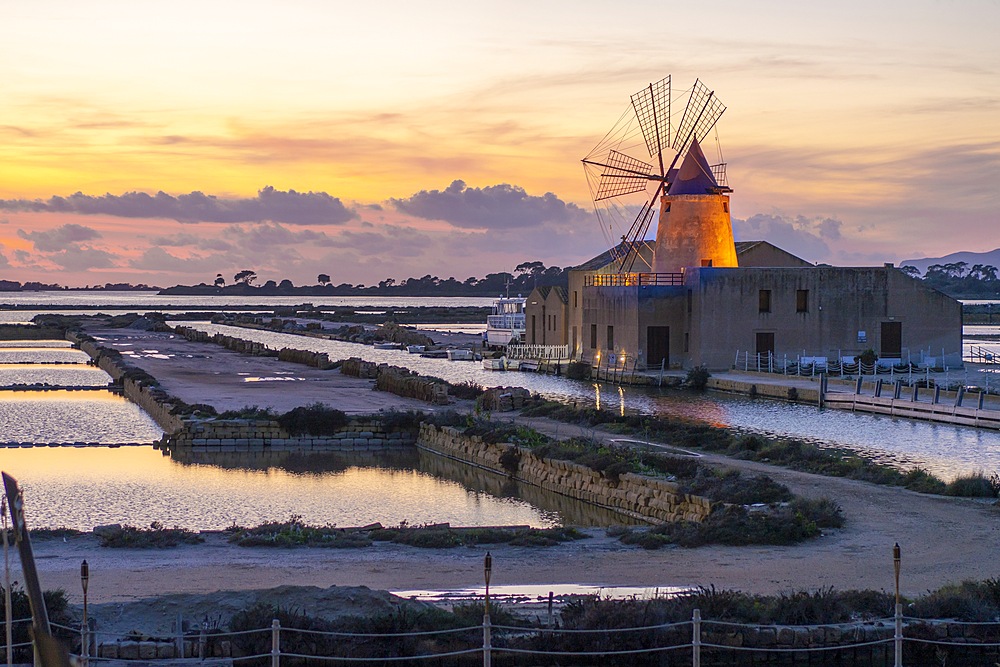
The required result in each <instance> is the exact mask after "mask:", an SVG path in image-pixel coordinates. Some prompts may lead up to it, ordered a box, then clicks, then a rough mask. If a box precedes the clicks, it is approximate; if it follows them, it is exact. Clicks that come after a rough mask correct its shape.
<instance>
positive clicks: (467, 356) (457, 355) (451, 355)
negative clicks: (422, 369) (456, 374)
mask: <svg viewBox="0 0 1000 667" xmlns="http://www.w3.org/2000/svg"><path fill="white" fill-rule="evenodd" d="M474 360H475V356H474V355H473V354H472V350H463V349H461V348H456V349H454V350H448V361H474Z"/></svg>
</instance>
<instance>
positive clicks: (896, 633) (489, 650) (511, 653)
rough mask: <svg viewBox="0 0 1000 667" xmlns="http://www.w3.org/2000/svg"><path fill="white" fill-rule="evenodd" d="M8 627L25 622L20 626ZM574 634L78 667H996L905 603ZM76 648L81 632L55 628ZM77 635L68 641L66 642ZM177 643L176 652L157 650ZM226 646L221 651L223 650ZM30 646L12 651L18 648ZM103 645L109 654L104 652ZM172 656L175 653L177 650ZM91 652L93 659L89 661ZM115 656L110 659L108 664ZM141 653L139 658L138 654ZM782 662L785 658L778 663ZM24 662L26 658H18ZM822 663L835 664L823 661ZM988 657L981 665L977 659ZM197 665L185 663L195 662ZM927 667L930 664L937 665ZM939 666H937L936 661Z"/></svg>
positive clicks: (308, 644) (402, 635)
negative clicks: (215, 665) (795, 619)
mask: <svg viewBox="0 0 1000 667" xmlns="http://www.w3.org/2000/svg"><path fill="white" fill-rule="evenodd" d="M14 623H15V624H24V623H30V619H21V620H18V621H15V622H14ZM608 624H609V627H607V628H599V629H572V628H560V627H554V623H553V622H552V617H551V615H550V617H549V622H548V623H547V624H546V625H545V626H544V627H537V625H536V626H535V627H524V626H505V625H492V624H491V622H490V617H489V616H488V615H487V616H484V618H483V623H482V625H481V626H469V627H461V628H451V629H444V630H432V631H422V632H420V631H418V632H385V633H356V632H355V633H351V632H326V631H317V630H307V629H301V628H290V627H282V626H281V624H280V623H279V621H278V620H277V619H275V620H273V621H272V622H271V626H270V627H265V628H259V629H254V630H246V631H242V632H221V631H217V630H211V629H205V628H203V629H200V630H199V631H197V632H195V633H187V634H181V635H178V636H177V637H176V638H175V639H174V640H173V641H171V640H169V639H167V640H163V639H161V640H159V642H160V643H159V644H157V642H155V641H152V640H146V641H132V642H129V641H125V642H122V641H121V640H119V639H117V638H109V639H108V640H106V641H103V642H102V641H101V640H100V637H101V636H105V633H100V632H93V631H92V632H90V633H89V641H88V642H86V644H88V645H89V646H91V647H99V648H98V650H97V651H93V650H83V651H80V653H81V654H82V655H80V656H79V663H78V664H80V665H82V667H87V666H88V664H98V663H106V662H111V661H114V662H116V663H117V664H120V663H121V662H129V661H135V662H140V661H141V662H143V663H146V664H149V663H151V662H154V660H155V659H157V658H159V659H164V660H171V661H172V662H175V663H176V662H177V661H178V660H177V658H176V657H173V656H176V655H181V656H186V657H189V658H192V659H197V660H200V661H204V660H207V659H211V658H213V657H217V658H222V657H224V658H226V659H227V660H232V661H233V663H235V664H254V665H261V667H265V666H266V665H267V664H268V663H270V667H281V665H282V663H283V662H285V663H286V664H295V665H301V664H304V663H306V662H309V663H314V664H318V663H324V664H325V663H339V662H344V663H382V664H389V663H405V664H427V663H431V662H432V663H433V664H446V665H478V664H483V665H484V666H485V667H490V665H491V664H492V663H493V662H496V663H497V664H498V665H524V664H533V665H534V664H566V661H567V660H568V661H569V662H570V663H572V664H578V665H585V664H594V665H606V664H616V663H618V661H622V660H625V659H626V656H627V659H628V662H629V663H630V664H631V665H634V666H636V667H638V666H640V665H646V664H650V665H653V664H662V663H661V659H662V658H663V656H664V654H666V653H670V658H669V662H670V664H672V665H691V666H692V667H701V666H705V667H708V666H709V665H722V664H725V665H732V664H741V665H742V664H748V665H750V664H775V661H778V662H780V664H810V665H811V664H820V663H822V664H884V665H889V664H895V665H904V664H911V665H916V664H929V663H927V658H928V657H930V658H931V659H932V660H942V659H944V660H947V664H949V665H950V664H991V665H992V664H994V662H995V661H996V659H997V657H998V656H1000V622H992V623H971V622H966V623H963V622H958V621H954V620H947V621H944V620H935V619H921V618H908V617H904V616H903V614H902V605H896V614H895V616H893V617H888V618H883V619H877V620H872V621H867V622H856V623H849V624H824V625H800V626H776V625H749V624H742V623H730V622H725V621H715V620H709V619H702V618H701V613H700V611H699V610H697V609H696V610H694V612H693V614H692V617H691V620H688V621H681V622H674V623H664V624H658V625H649V626H642V627H624V628H620V627H611V626H613V625H614V619H613V618H609V619H608ZM54 627H55V628H56V629H57V630H58V631H60V632H61V633H62V635H63V636H67V635H68V636H69V637H70V638H71V641H73V642H74V644H75V646H76V647H77V648H79V647H80V646H81V644H82V643H81V642H80V636H81V635H82V632H81V630H80V629H74V628H68V627H65V626H59V625H55V626H54ZM74 636H75V637H76V638H75V639H72V637H74ZM161 644H162V645H164V646H167V647H170V646H175V647H176V650H175V652H170V651H163V650H160V648H159V647H160V645H161ZM127 645H128V646H132V645H140V646H141V645H145V647H146V649H145V650H144V651H139V650H136V651H135V652H134V655H130V654H127V653H126V651H125V650H124V648H123V647H125V646H127ZM223 645H225V646H228V647H229V648H228V650H227V651H222V652H220V651H219V650H218V649H219V647H220V646H223ZM30 646H31V644H30V642H26V643H19V644H14V645H13V646H12V647H11V648H14V649H21V650H22V651H24V650H26V649H28V648H29V647H30ZM108 647H116V650H114V651H109V650H108ZM176 651H179V653H177V652H176ZM89 653H95V655H93V656H89V655H88V654H89ZM109 653H114V657H108V654H109ZM140 656H141V657H140ZM781 656H783V657H781ZM22 658H23V656H22ZM827 660H831V661H833V662H832V663H828V662H827ZM983 660H986V662H983ZM193 661H194V660H192V662H193ZM934 664H937V663H936V662H935V663H934ZM941 664H944V662H942V663H941Z"/></svg>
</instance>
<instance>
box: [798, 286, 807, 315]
mask: <svg viewBox="0 0 1000 667" xmlns="http://www.w3.org/2000/svg"><path fill="white" fill-rule="evenodd" d="M795 312H796V313H808V312H809V290H807V289H798V290H795Z"/></svg>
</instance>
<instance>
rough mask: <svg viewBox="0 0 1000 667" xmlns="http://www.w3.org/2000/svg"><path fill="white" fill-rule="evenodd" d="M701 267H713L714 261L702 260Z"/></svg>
mask: <svg viewBox="0 0 1000 667" xmlns="http://www.w3.org/2000/svg"><path fill="white" fill-rule="evenodd" d="M701 265H702V266H712V260H710V259H703V260H701Z"/></svg>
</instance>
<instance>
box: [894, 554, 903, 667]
mask: <svg viewBox="0 0 1000 667" xmlns="http://www.w3.org/2000/svg"><path fill="white" fill-rule="evenodd" d="M901 561H902V554H901V553H900V549H899V542H896V544H895V545H894V546H893V547H892V565H893V568H894V569H895V570H896V614H895V617H896V618H895V621H896V632H895V635H894V636H893V644H894V649H895V650H894V653H895V656H894V659H893V663H892V664H893V667H903V605H902V604H900V602H899V565H900V562H901Z"/></svg>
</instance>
